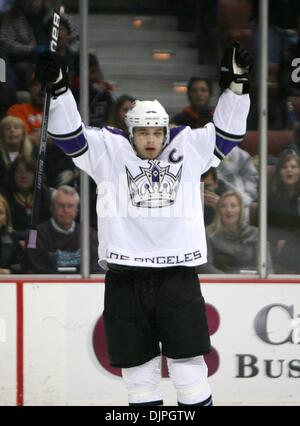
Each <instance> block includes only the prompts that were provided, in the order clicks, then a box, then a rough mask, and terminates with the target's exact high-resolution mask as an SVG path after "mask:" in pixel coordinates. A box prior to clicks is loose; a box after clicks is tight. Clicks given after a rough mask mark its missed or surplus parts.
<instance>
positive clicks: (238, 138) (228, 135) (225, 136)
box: [215, 126, 245, 142]
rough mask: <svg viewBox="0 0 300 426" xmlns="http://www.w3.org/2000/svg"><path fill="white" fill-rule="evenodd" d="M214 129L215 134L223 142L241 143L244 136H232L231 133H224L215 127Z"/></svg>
mask: <svg viewBox="0 0 300 426" xmlns="http://www.w3.org/2000/svg"><path fill="white" fill-rule="evenodd" d="M215 128H216V134H217V135H219V136H220V137H222V138H223V139H224V140H229V141H235V142H242V140H243V139H244V136H245V135H233V134H231V133H227V132H224V130H221V129H220V128H218V127H217V126H215Z"/></svg>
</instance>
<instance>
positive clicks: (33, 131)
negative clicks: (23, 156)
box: [7, 79, 45, 145]
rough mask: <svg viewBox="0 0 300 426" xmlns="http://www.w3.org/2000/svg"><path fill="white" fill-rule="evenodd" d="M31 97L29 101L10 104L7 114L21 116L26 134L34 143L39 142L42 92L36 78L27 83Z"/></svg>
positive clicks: (42, 103) (42, 102)
mask: <svg viewBox="0 0 300 426" xmlns="http://www.w3.org/2000/svg"><path fill="white" fill-rule="evenodd" d="M29 92H30V97H31V102H30V103H22V104H15V105H12V106H11V107H10V108H9V109H8V111H7V115H12V116H14V117H19V118H21V119H22V120H23V121H24V123H25V125H26V128H27V131H28V135H29V137H30V139H31V140H32V142H33V143H34V144H35V145H38V144H39V140H40V129H41V125H42V117H43V105H44V96H45V95H44V92H43V90H42V87H41V83H40V82H39V81H37V80H36V79H33V80H31V82H30V84H29Z"/></svg>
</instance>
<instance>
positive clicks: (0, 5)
mask: <svg viewBox="0 0 300 426" xmlns="http://www.w3.org/2000/svg"><path fill="white" fill-rule="evenodd" d="M13 2H14V0H1V1H0V13H4V12H7V11H8V10H9V9H10V8H11V6H12V4H13Z"/></svg>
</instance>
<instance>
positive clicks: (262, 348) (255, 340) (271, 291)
mask: <svg viewBox="0 0 300 426" xmlns="http://www.w3.org/2000/svg"><path fill="white" fill-rule="evenodd" d="M203 289H204V290H203V293H204V296H205V299H206V302H209V303H211V304H213V305H214V306H215V307H216V308H217V309H218V311H219V314H220V328H219V330H218V331H217V332H216V333H215V334H214V335H213V336H212V345H213V346H214V347H215V348H216V349H217V351H218V352H219V355H220V361H221V362H220V369H219V370H218V371H217V373H216V374H215V375H214V376H212V377H211V378H210V383H211V386H212V388H213V394H214V396H215V399H216V401H219V402H220V403H222V404H226V403H228V404H230V403H234V404H241V405H245V404H259V405H260V404H268V403H270V404H278V405H280V404H290V403H291V404H296V405H300V345H299V343H300V342H299V343H298V344H295V343H291V342H286V343H283V344H277V345H274V344H270V343H266V342H264V341H263V340H261V338H259V337H258V336H257V333H256V331H255V328H254V322H255V319H256V318H257V315H258V314H259V312H261V311H262V309H263V308H265V307H266V306H268V305H272V304H274V305H275V306H274V307H273V308H272V309H271V310H270V312H269V315H268V316H267V321H266V323H267V325H266V327H267V337H268V339H269V340H270V341H271V342H272V343H280V342H283V341H284V340H286V338H287V337H288V336H289V335H290V334H291V331H292V327H293V326H294V325H293V324H292V319H291V318H290V314H289V313H288V312H287V309H288V310H293V313H294V315H292V316H294V317H300V286H299V284H269V283H268V284H263V283H259V284H208V285H203ZM276 305H282V306H276ZM262 316H263V315H262V314H260V315H259V318H260V320H261V322H262V324H261V326H263V325H264V321H263V320H262V318H261V317H262ZM297 322H298V325H297V326H296V327H295V331H296V333H298V336H299V333H300V327H299V325H300V324H299V320H298V321H297ZM246 354H248V355H251V356H252V357H256V358H257V362H256V363H255V367H256V368H257V369H258V371H257V374H256V375H255V376H254V377H248V378H237V376H238V359H239V358H240V357H241V356H244V355H246ZM247 360H249V358H248V357H247ZM280 360H281V361H280ZM292 360H296V361H295V362H293V366H294V367H293V371H292V372H291V371H290V370H289V368H288V364H289V363H290V362H291V361H292ZM281 363H282V365H281ZM266 365H269V366H270V368H271V374H272V375H274V376H279V375H280V377H277V378H270V377H268V375H267V374H266ZM281 368H282V370H281ZM294 368H296V370H294ZM281 371H282V374H280V373H281ZM243 373H244V375H247V376H248V375H250V373H253V374H254V371H253V370H252V368H249V367H248V368H246V369H245V370H244V372H243ZM289 374H292V375H293V376H295V377H288V375H289Z"/></svg>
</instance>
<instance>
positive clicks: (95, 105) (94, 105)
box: [72, 53, 114, 127]
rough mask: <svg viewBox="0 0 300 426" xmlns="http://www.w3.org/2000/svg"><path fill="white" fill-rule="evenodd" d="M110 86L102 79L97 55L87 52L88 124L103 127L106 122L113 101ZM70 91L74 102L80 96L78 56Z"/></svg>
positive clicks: (77, 100)
mask: <svg viewBox="0 0 300 426" xmlns="http://www.w3.org/2000/svg"><path fill="white" fill-rule="evenodd" d="M111 90H112V86H111V85H110V84H109V83H108V82H107V81H105V80H104V79H103V73H102V70H101V68H100V65H99V62H98V59H97V57H96V56H95V55H94V54H92V53H90V54H89V100H90V104H89V113H90V114H89V124H90V125H91V126H95V127H103V126H105V125H106V124H107V121H108V117H109V115H110V111H111V108H112V105H113V103H114V101H113V97H112V94H111ZM72 91H73V94H74V97H75V99H76V102H77V103H79V97H80V77H79V56H77V58H76V61H75V77H74V78H73V82H72Z"/></svg>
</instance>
